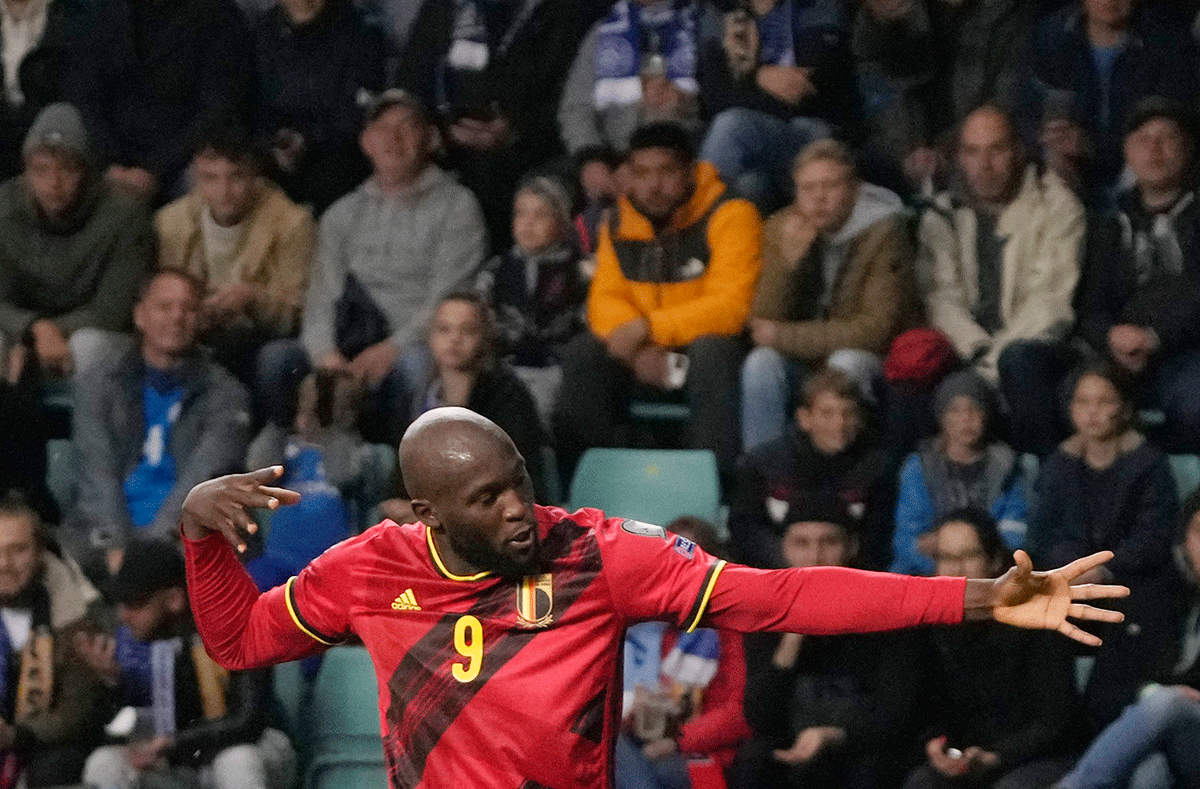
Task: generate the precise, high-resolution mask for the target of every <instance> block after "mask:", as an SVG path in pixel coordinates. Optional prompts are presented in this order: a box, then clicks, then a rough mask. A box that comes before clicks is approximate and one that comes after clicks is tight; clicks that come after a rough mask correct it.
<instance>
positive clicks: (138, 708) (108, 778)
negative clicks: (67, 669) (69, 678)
mask: <svg viewBox="0 0 1200 789" xmlns="http://www.w3.org/2000/svg"><path fill="white" fill-rule="evenodd" d="M109 594H110V596H111V597H112V599H113V600H114V601H115V602H116V604H117V615H118V618H119V619H120V622H121V626H120V627H119V628H118V629H117V632H116V635H115V637H100V638H90V639H80V640H79V649H80V653H81V654H82V655H84V657H85V659H86V660H87V661H88V663H89V664H90V665H91V666H92V667H93V668H94V670H95V671H96V672H97V673H98V674H99V675H100V676H102V677H104V679H105V681H106V682H107V684H108V685H109V686H110V687H111V688H112V689H113V691H114V692H115V693H116V694H117V696H118V702H117V706H118V707H120V708H121V710H120V712H119V713H118V714H117V715H116V716H115V717H114V718H113V719H112V721H111V722H110V723H109V724H108V726H106V727H105V729H106V731H107V733H108V734H109V736H110V738H112V739H114V740H118V741H119V742H118V743H116V744H110V745H102V746H100V747H99V748H96V749H95V750H93V751H92V752H91V755H90V756H88V757H87V763H86V765H85V766H84V769H83V782H84V783H86V784H87V785H89V786H97V787H104V788H105V789H109V787H111V788H112V789H133V787H139V786H180V787H183V786H202V787H206V789H286V787H289V786H291V781H292V778H293V777H294V773H295V754H294V752H293V751H292V748H291V745H290V743H289V742H288V739H287V737H286V736H285V735H284V734H283V733H282V732H280V731H278V730H277V729H274V728H271V726H270V723H271V720H270V714H269V710H270V708H271V672H270V670H269V669H259V670H256V671H234V672H229V671H226V670H225V669H223V668H221V667H220V666H218V665H217V664H216V663H215V662H214V661H213V659H212V658H210V657H209V656H208V653H207V652H205V650H204V645H203V644H202V643H201V641H200V638H199V636H198V635H196V627H195V624H194V622H193V621H192V615H191V609H190V607H189V605H188V595H187V577H186V572H185V570H184V564H183V557H182V556H181V555H180V553H179V550H178V549H177V548H176V547H174V546H173V545H170V544H167V543H164V542H155V541H137V542H134V543H131V544H130V546H129V553H128V560H127V561H126V562H125V563H124V564H123V565H121V570H120V572H118V573H117V575H116V576H115V577H114V578H113V579H112V582H111V586H110V589H109Z"/></svg>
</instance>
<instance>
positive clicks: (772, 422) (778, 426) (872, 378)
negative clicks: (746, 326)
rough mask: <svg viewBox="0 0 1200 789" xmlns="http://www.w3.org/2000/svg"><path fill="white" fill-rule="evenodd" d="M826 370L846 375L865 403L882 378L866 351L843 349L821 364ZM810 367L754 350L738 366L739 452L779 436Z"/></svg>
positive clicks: (880, 368) (878, 361)
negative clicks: (739, 378) (740, 396)
mask: <svg viewBox="0 0 1200 789" xmlns="http://www.w3.org/2000/svg"><path fill="white" fill-rule="evenodd" d="M825 365H826V366H827V367H832V368H834V369H837V370H841V371H842V372H844V373H846V374H847V375H848V376H850V378H851V379H852V380H853V381H854V382H855V383H856V384H858V388H859V390H860V391H861V392H862V393H863V399H864V400H866V401H867V402H873V401H874V400H875V397H874V391H875V386H876V384H877V383H878V382H879V381H880V380H881V378H882V376H883V361H882V360H881V359H880V358H879V357H878V356H876V355H875V354H873V353H871V352H870V351H860V350H858V349H856V348H843V349H842V350H840V351H834V352H833V353H832V354H830V355H829V358H828V359H826V360H825ZM812 369H813V366H812V365H809V364H807V363H806V362H803V361H801V360H799V359H795V358H793V357H790V356H785V355H784V354H782V353H780V352H779V351H777V350H775V349H774V348H767V347H766V346H760V347H758V348H755V349H754V350H753V351H751V352H750V354H749V355H748V356H747V357H746V361H745V362H743V363H742V448H743V449H744V450H750V449H753V448H754V447H756V446H758V445H759V444H765V443H766V442H768V441H772V440H774V439H776V438H779V437H780V436H781V435H783V431H784V429H785V428H786V427H787V424H788V419H789V418H790V413H791V410H792V409H794V408H796V407H797V406H798V405H800V401H801V397H800V391H799V390H800V387H801V386H802V385H803V382H804V379H805V378H806V377H808V373H809V372H810V371H811V370H812Z"/></svg>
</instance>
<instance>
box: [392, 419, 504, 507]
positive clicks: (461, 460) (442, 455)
mask: <svg viewBox="0 0 1200 789" xmlns="http://www.w3.org/2000/svg"><path fill="white" fill-rule="evenodd" d="M497 451H500V452H505V451H511V452H512V453H513V454H516V453H517V448H516V447H515V446H514V445H513V443H512V439H510V438H509V437H508V434H507V433H505V432H504V431H503V430H501V429H500V427H499V426H498V425H497V424H496V423H495V422H493V421H492V420H490V419H488V418H487V417H485V416H480V415H479V414H477V413H475V412H474V411H471V410H468V409H466V408H457V407H447V408H435V409H433V410H431V411H427V412H426V413H424V414H422V415H421V416H419V417H418V418H417V419H416V420H415V421H414V422H413V423H412V424H411V425H409V427H408V430H406V431H404V438H402V439H401V440H400V472H401V474H403V476H404V486H405V488H406V489H407V490H408V495H409V496H410V497H412V498H414V499H436V498H438V497H439V494H440V493H441V492H443V491H445V490H446V489H447V488H448V487H453V486H454V485H455V484H456V483H458V482H459V481H460V477H461V476H462V472H463V471H464V470H465V469H466V467H468V466H470V465H472V464H473V463H474V462H475V461H477V460H479V459H480V457H481V456H482V455H484V454H494V453H496V452H497Z"/></svg>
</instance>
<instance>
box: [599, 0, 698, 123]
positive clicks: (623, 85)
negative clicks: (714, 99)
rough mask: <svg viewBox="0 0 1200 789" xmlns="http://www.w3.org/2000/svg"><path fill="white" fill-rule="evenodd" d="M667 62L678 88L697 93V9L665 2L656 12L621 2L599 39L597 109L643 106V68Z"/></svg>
mask: <svg viewBox="0 0 1200 789" xmlns="http://www.w3.org/2000/svg"><path fill="white" fill-rule="evenodd" d="M654 56H658V57H661V58H662V68H663V70H664V72H665V74H666V77H667V79H669V80H670V81H671V82H672V84H674V85H675V87H677V88H679V89H680V90H682V91H685V92H687V93H696V92H697V90H699V86H698V84H697V82H696V10H695V8H694V7H693V6H692V4H691V3H678V2H674V1H673V0H663V2H659V3H654V4H653V5H650V6H641V5H638V4H637V3H636V2H633V0H619V2H617V4H616V5H615V6H613V10H612V13H611V14H609V15H608V17H607V18H606V19H605V20H604V21H603V22H601V23H600V27H599V29H598V32H597V38H596V62H595V67H596V85H595V88H594V89H593V96H592V99H593V103H594V104H595V107H596V109H598V110H603V109H605V108H607V107H612V106H620V105H628V104H637V103H638V102H640V101H641V100H642V80H641V74H642V66H643V60H644V59H646V58H650V57H654Z"/></svg>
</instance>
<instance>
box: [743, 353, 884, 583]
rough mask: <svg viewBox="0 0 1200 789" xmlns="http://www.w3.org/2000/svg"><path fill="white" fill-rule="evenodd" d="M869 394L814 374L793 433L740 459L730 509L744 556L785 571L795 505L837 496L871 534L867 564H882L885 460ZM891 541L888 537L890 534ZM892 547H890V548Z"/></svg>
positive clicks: (840, 376)
mask: <svg viewBox="0 0 1200 789" xmlns="http://www.w3.org/2000/svg"><path fill="white" fill-rule="evenodd" d="M863 411H864V404H863V400H862V393H861V392H860V391H859V389H858V387H857V386H856V385H855V383H854V381H852V380H851V379H850V377H849V376H848V375H846V373H844V372H842V371H841V370H836V369H831V368H827V369H825V370H821V371H819V372H817V373H815V374H813V375H812V376H810V377H809V379H808V380H807V381H805V383H804V387H803V389H802V402H801V403H800V405H799V406H798V407H797V408H796V412H795V421H794V422H793V423H792V424H790V425H788V429H787V432H786V433H785V434H784V435H783V436H780V437H779V438H777V439H775V440H774V441H770V442H768V443H766V444H760V445H759V446H757V447H755V448H754V449H752V450H750V451H749V452H748V453H746V454H745V455H744V456H743V457H742V459H741V460H740V461H739V462H738V471H737V484H736V486H735V487H734V491H733V497H732V501H731V503H730V510H729V531H730V533H731V535H732V540H733V547H734V549H735V552H736V553H737V554H738V556H737V558H738V559H739V560H741V561H744V562H746V563H748V564H751V565H753V566H755V567H783V566H785V565H784V564H783V562H784V556H783V553H782V552H781V548H780V537H781V535H782V533H783V530H784V526H785V525H786V522H785V521H784V518H785V516H786V515H787V512H788V508H789V507H803V506H806V502H807V501H809V500H810V499H818V500H820V499H825V498H828V499H833V500H836V501H837V502H838V503H839V505H840V506H841V507H842V508H843V509H845V510H846V512H847V513H848V514H849V515H850V516H851V517H852V518H853V519H854V527H855V528H854V531H855V532H856V533H858V534H862V535H865V536H866V539H867V544H866V545H864V550H863V554H864V556H865V559H866V563H867V564H868V565H872V566H876V567H878V566H882V565H881V564H880V561H879V560H880V557H879V555H878V553H879V552H878V549H879V548H880V547H881V546H879V545H877V543H878V542H879V537H880V535H877V534H875V533H874V532H875V531H876V524H877V522H878V521H879V520H880V518H879V517H878V516H879V510H880V506H881V501H880V494H881V490H880V482H881V477H882V474H883V456H882V454H881V453H880V451H879V449H878V447H877V446H876V442H875V437H874V435H873V434H872V433H871V431H870V430H868V429H867V428H866V426H865V422H864V419H865V415H864V413H863ZM882 536H883V537H884V541H885V543H886V537H887V535H882ZM882 547H884V548H886V544H885V545H884V546H882Z"/></svg>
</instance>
